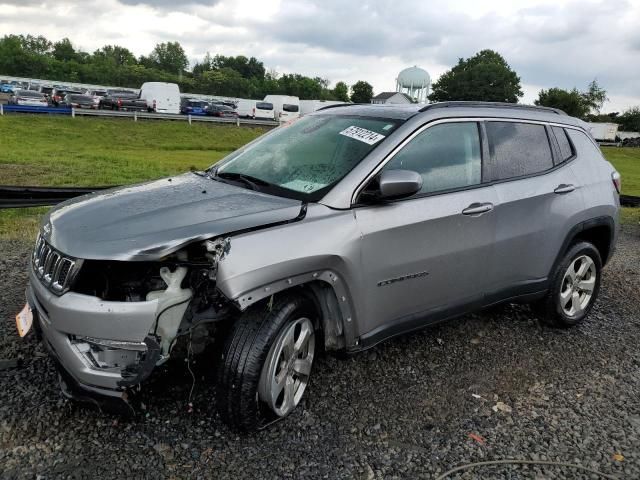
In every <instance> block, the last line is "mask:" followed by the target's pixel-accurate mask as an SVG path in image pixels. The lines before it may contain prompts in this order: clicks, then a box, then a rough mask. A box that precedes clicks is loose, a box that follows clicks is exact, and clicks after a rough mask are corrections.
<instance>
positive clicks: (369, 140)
mask: <svg viewBox="0 0 640 480" xmlns="http://www.w3.org/2000/svg"><path fill="white" fill-rule="evenodd" d="M340 135H344V136H345V137H349V138H353V139H355V140H360V141H361V142H364V143H366V144H368V145H373V144H375V143H378V142H379V141H380V140H382V139H383V138H384V135H380V134H379V133H376V132H372V131H371V130H367V129H366V128H362V127H356V126H355V125H351V126H350V127H347V128H345V129H344V130H343V131H341V132H340Z"/></svg>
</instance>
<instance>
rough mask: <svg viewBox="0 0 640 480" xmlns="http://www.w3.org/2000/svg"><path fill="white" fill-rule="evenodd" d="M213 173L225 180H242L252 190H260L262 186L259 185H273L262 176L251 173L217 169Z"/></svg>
mask: <svg viewBox="0 0 640 480" xmlns="http://www.w3.org/2000/svg"><path fill="white" fill-rule="evenodd" d="M213 174H214V178H215V177H217V178H222V179H224V180H232V181H239V182H242V183H244V184H245V185H247V186H248V187H249V188H251V190H259V189H260V188H259V187H258V185H260V186H263V187H268V186H269V185H271V184H270V183H269V182H265V181H264V180H262V179H260V178H256V177H252V176H251V175H245V174H243V173H236V172H218V171H215V172H214V173H213Z"/></svg>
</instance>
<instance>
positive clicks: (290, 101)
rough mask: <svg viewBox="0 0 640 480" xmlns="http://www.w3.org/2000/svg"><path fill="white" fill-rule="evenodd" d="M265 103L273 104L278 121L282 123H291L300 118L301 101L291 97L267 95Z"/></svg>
mask: <svg viewBox="0 0 640 480" xmlns="http://www.w3.org/2000/svg"><path fill="white" fill-rule="evenodd" d="M264 102H266V103H272V104H273V109H274V111H275V114H276V120H278V121H279V122H280V123H284V122H290V121H291V120H295V119H296V118H298V117H300V99H299V98H298V97H292V96H290V95H267V96H266V97H264Z"/></svg>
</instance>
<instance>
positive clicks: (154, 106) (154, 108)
mask: <svg viewBox="0 0 640 480" xmlns="http://www.w3.org/2000/svg"><path fill="white" fill-rule="evenodd" d="M155 110H156V101H155V100H154V101H153V111H154V112H155Z"/></svg>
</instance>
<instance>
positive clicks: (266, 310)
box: [217, 295, 316, 431]
mask: <svg viewBox="0 0 640 480" xmlns="http://www.w3.org/2000/svg"><path fill="white" fill-rule="evenodd" d="M315 319H316V312H315V309H314V307H313V304H312V302H311V301H310V300H308V299H307V298H305V297H302V296H300V297H298V296H291V295H287V296H283V297H281V298H280V299H276V300H275V301H274V302H273V305H271V306H269V305H264V304H263V305H260V306H257V307H254V308H252V309H250V310H248V311H247V312H245V313H244V314H243V315H242V316H241V317H240V318H239V319H238V320H237V321H236V322H235V324H234V325H233V327H232V329H231V331H230V332H229V335H228V337H227V341H226V343H225V346H224V348H223V358H222V361H221V362H220V365H219V369H218V387H217V391H218V406H219V411H220V415H221V416H222V418H223V419H224V420H225V421H226V422H227V423H228V424H229V425H231V426H232V427H235V428H237V429H240V430H246V431H251V430H256V429H259V428H261V427H263V426H265V425H267V424H268V423H270V422H272V421H274V420H277V419H279V418H282V417H285V416H287V415H288V414H289V413H291V411H293V409H294V408H295V407H296V406H297V405H298V404H299V403H300V400H301V399H302V396H303V394H304V392H305V389H306V387H307V385H308V382H309V378H310V375H311V368H312V366H313V360H314V356H315V351H316V336H315V331H314V324H315Z"/></svg>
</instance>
